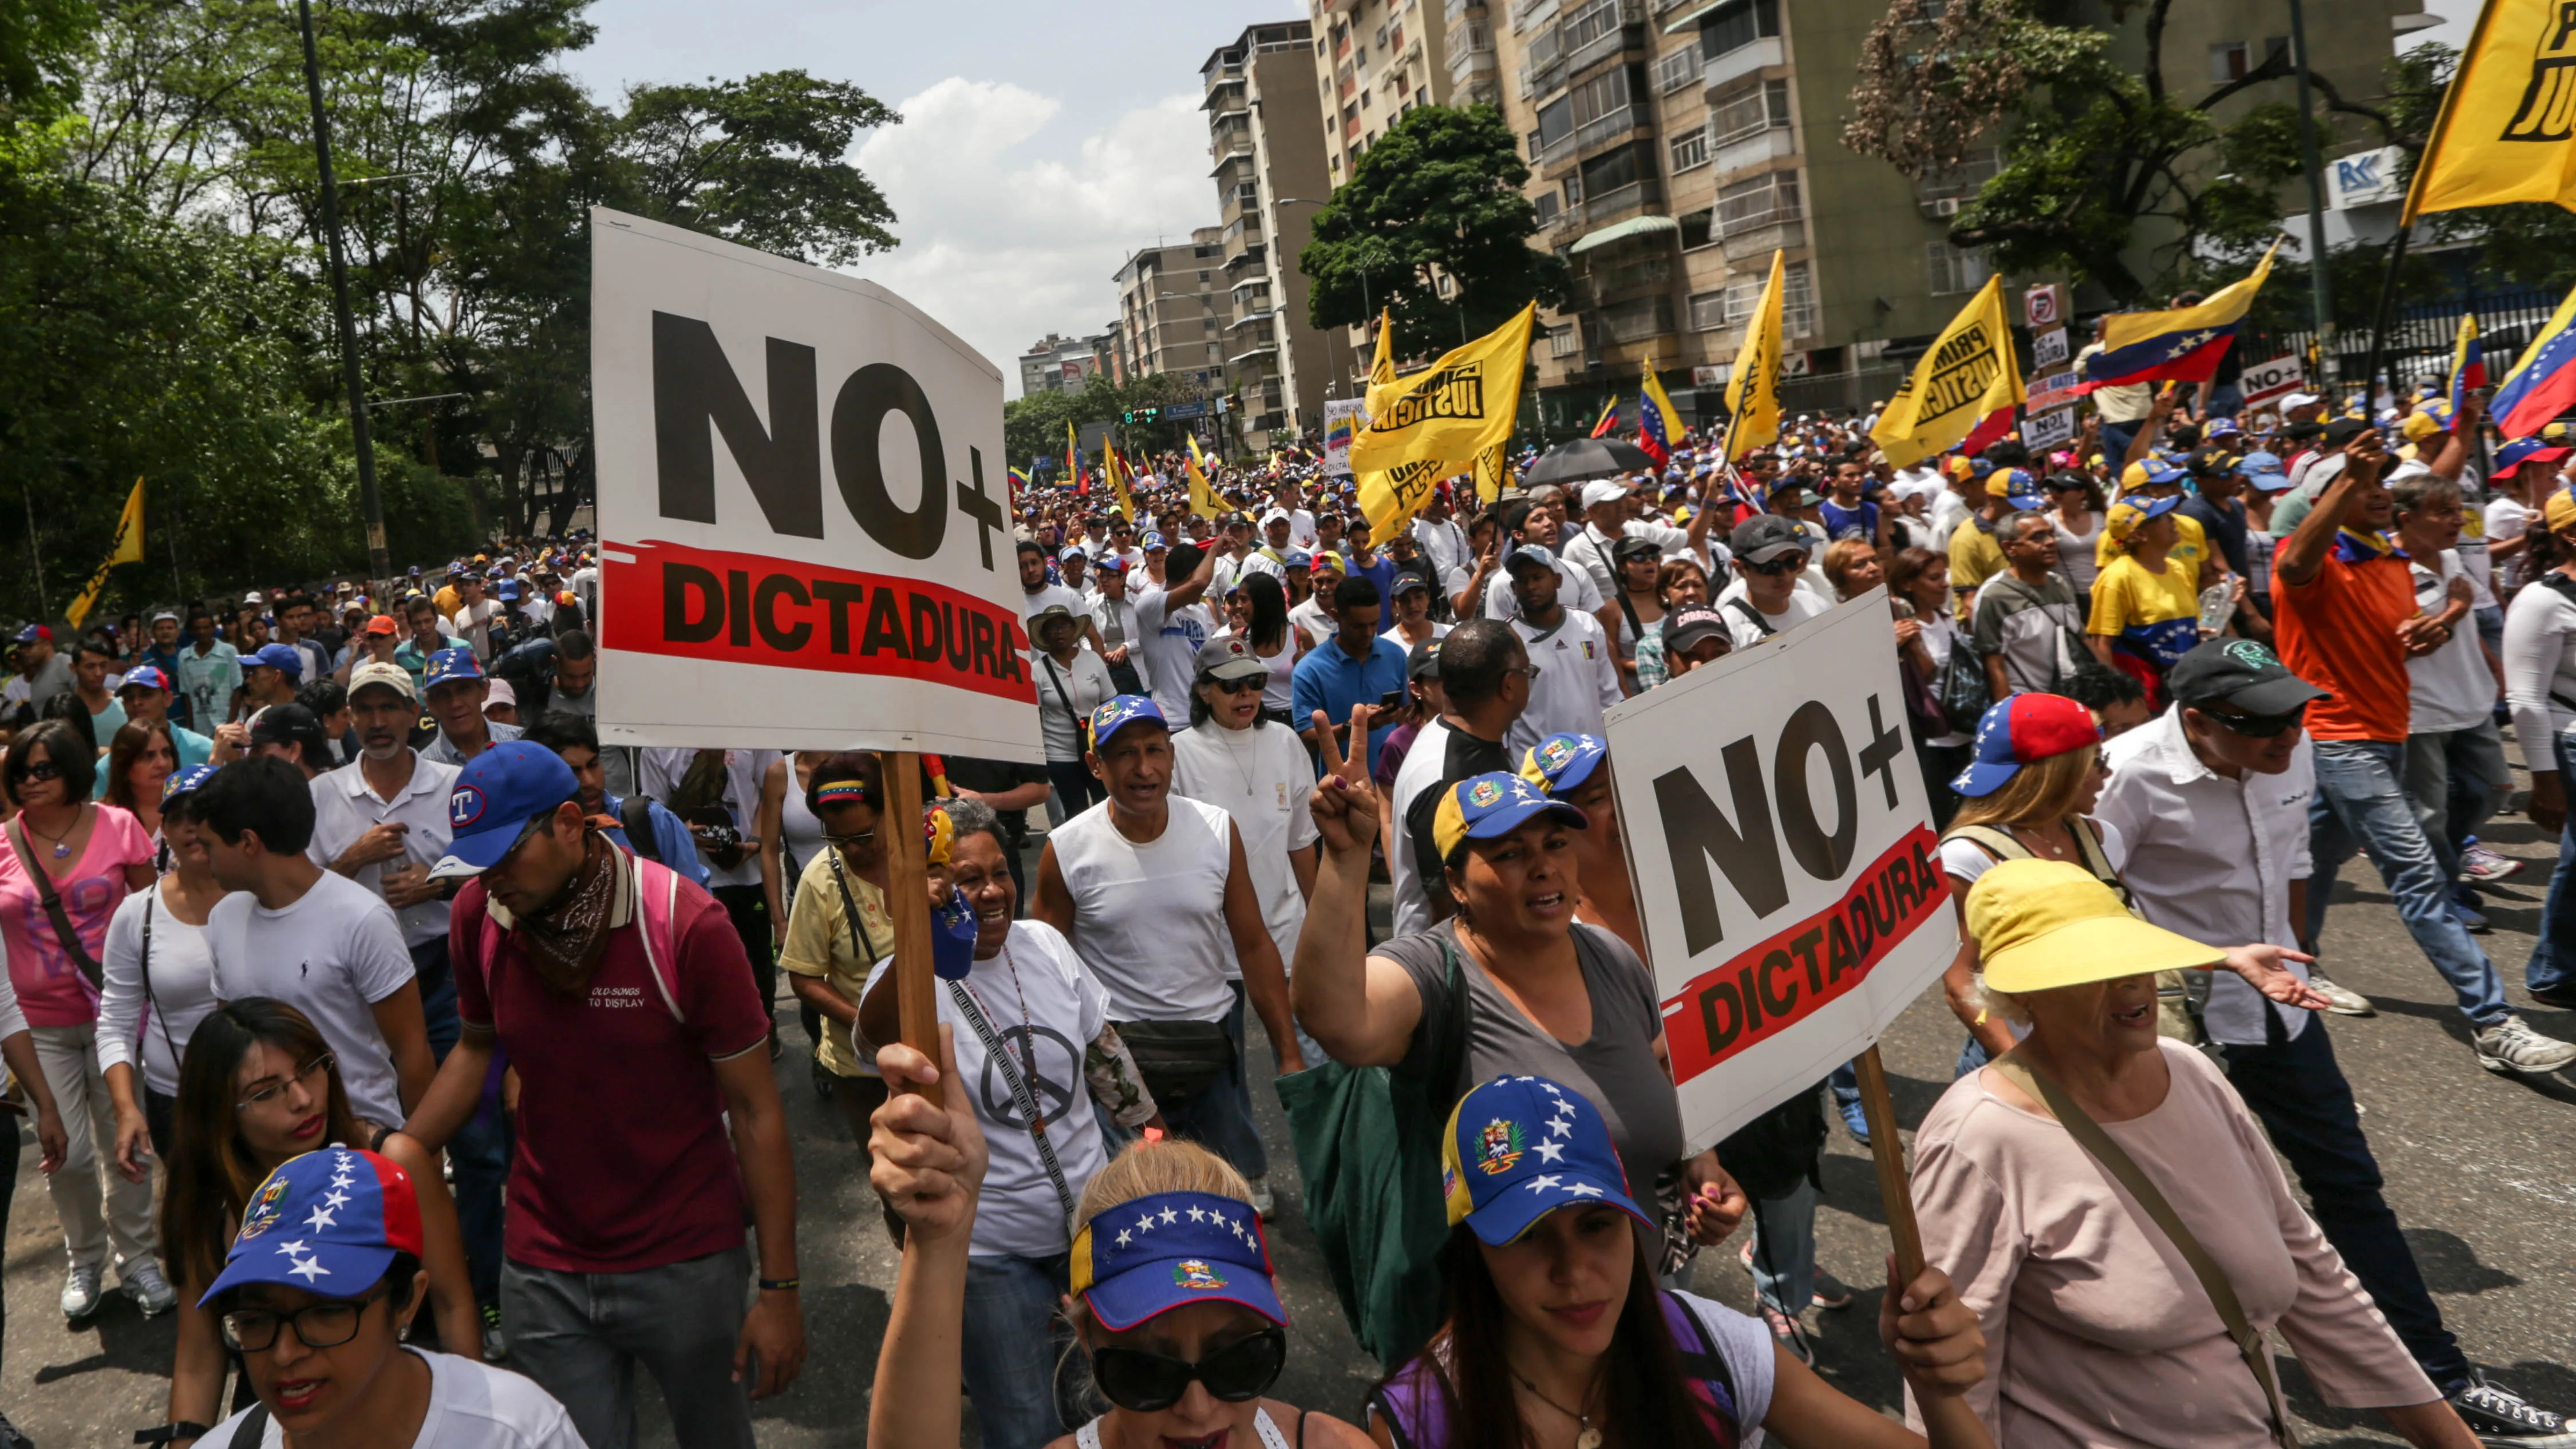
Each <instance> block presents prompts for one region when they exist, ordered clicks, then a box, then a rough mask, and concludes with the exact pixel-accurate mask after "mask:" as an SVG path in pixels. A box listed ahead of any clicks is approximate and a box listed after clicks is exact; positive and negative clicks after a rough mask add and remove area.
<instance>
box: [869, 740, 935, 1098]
mask: <svg viewBox="0 0 2576 1449" xmlns="http://www.w3.org/2000/svg"><path fill="white" fill-rule="evenodd" d="M877 759H878V761H879V762H880V764H881V765H882V766H883V768H884V772H885V783H886V798H887V800H888V801H889V802H890V803H889V804H888V805H887V807H886V809H885V810H884V812H883V813H882V815H881V816H880V817H879V819H878V821H877V841H878V845H879V848H880V849H882V850H884V851H885V854H886V864H887V880H888V882H889V884H890V886H891V889H890V890H889V891H888V892H887V895H888V900H887V902H886V906H887V911H888V914H890V915H892V916H893V917H894V989H895V1009H896V1011H897V1013H898V1016H899V1019H900V1020H901V1022H902V1023H903V1031H902V1038H901V1039H902V1041H903V1044H904V1045H905V1046H908V1047H910V1048H912V1049H913V1050H914V1051H917V1052H919V1053H921V1054H922V1055H923V1056H926V1057H928V1058H930V1060H932V1061H933V1062H936V1061H938V1060H939V1004H938V1001H937V999H936V998H935V997H934V996H933V994H932V993H934V992H936V991H938V989H939V982H938V978H937V977H935V976H934V975H932V974H931V970H930V867H929V863H928V862H927V861H926V860H924V859H923V858H922V856H923V852H922V842H921V756H920V755H918V754H916V753H914V752H913V751H911V750H886V751H883V752H881V753H880V754H879V755H878V756H877ZM943 1085H944V1084H943V1083H939V1082H932V1083H929V1084H927V1085H915V1086H912V1087H910V1088H908V1089H907V1090H913V1091H918V1092H920V1093H921V1094H922V1095H923V1096H925V1097H928V1098H929V1099H930V1100H931V1101H932V1102H935V1103H939V1104H941V1105H945V1104H946V1101H947V1094H946V1093H945V1092H943V1091H942V1090H941V1088H942V1086H943Z"/></svg>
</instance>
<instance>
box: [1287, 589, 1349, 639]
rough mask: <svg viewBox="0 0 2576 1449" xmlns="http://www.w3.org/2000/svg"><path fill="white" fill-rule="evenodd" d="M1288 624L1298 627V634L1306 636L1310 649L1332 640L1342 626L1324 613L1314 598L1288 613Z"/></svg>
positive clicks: (1308, 599)
mask: <svg viewBox="0 0 2576 1449" xmlns="http://www.w3.org/2000/svg"><path fill="white" fill-rule="evenodd" d="M1288 622H1289V623H1291V624H1294V625H1296V626H1297V630H1298V632H1299V633H1302V634H1304V635H1305V636H1306V647H1307V648H1309V649H1312V648H1315V647H1316V646H1318V645H1320V644H1322V643H1323V642H1324V641H1325V640H1327V639H1330V638H1332V637H1333V635H1334V634H1335V633H1337V632H1339V630H1340V626H1339V625H1337V624H1335V623H1334V622H1333V621H1332V619H1331V617H1330V616H1328V615H1326V614H1325V613H1324V606H1323V605H1322V604H1321V603H1320V602H1318V601H1317V600H1315V599H1314V598H1313V597H1312V596H1309V597H1308V598H1307V599H1306V601H1305V602H1304V603H1302V604H1299V605H1298V606H1297V607H1295V608H1293V609H1290V610H1289V611H1288Z"/></svg>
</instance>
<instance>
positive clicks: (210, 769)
mask: <svg viewBox="0 0 2576 1449" xmlns="http://www.w3.org/2000/svg"><path fill="white" fill-rule="evenodd" d="M222 768H223V766H221V765H190V766H189V767H188V768H186V769H184V770H179V771H175V772H173V773H172V774H171V776H170V778H169V779H166V780H164V781H162V782H161V808H162V809H164V810H167V809H169V808H170V802H171V801H173V800H176V799H178V798H179V797H180V796H182V795H190V794H194V793H196V792H197V791H199V790H202V789H204V788H206V782H207V781H208V780H211V779H213V778H215V771H217V770H220V769H222Z"/></svg>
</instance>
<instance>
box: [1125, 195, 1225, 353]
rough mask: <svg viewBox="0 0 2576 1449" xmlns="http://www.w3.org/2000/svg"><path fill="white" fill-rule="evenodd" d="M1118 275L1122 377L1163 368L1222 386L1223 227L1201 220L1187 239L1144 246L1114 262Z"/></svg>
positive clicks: (1223, 320)
mask: <svg viewBox="0 0 2576 1449" xmlns="http://www.w3.org/2000/svg"><path fill="white" fill-rule="evenodd" d="M1117 282H1118V327H1117V341H1116V347H1117V351H1118V367H1119V375H1120V380H1121V381H1125V380H1126V379H1129V378H1138V377H1152V376H1156V375H1159V374H1165V373H1168V374H1170V375H1172V376H1175V377H1179V378H1182V379H1184V380H1185V381H1188V382H1190V383H1192V384H1193V385H1195V386H1198V387H1202V388H1206V389H1208V390H1210V391H1223V390H1224V384H1225V376H1226V373H1225V355H1226V347H1225V333H1226V330H1227V324H1228V322H1229V320H1230V313H1229V311H1228V308H1229V306H1230V305H1231V302H1232V298H1233V293H1232V292H1231V290H1230V288H1229V284H1228V283H1227V281H1226V279H1225V230H1224V228H1222V227H1214V226H1203V227H1200V228H1199V229H1198V230H1196V231H1193V232H1191V233H1190V239H1189V241H1188V242H1187V243H1186V244H1175V245H1171V246H1150V247H1146V248H1145V249H1143V250H1142V251H1139V252H1137V253H1136V255H1134V256H1132V257H1129V258H1128V259H1127V264H1126V265H1125V266H1122V267H1120V268H1119V269H1118V276H1117Z"/></svg>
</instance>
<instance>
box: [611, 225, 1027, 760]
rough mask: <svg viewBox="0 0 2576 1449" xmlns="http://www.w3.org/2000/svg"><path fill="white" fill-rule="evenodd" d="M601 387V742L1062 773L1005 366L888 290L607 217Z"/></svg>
mask: <svg viewBox="0 0 2576 1449" xmlns="http://www.w3.org/2000/svg"><path fill="white" fill-rule="evenodd" d="M590 367H591V408H592V420H593V424H594V426H595V428H596V430H597V434H598V448H599V495H598V496H599V524H598V528H599V534H600V563H601V579H600V596H601V609H600V617H601V624H602V629H601V633H600V638H599V651H600V654H601V656H602V660H603V667H602V668H601V669H600V671H599V693H600V700H599V733H600V738H601V740H602V741H603V742H605V743H609V744H623V745H667V746H697V747H713V746H720V745H744V744H759V745H764V746H768V747H771V748H786V749H886V750H922V751H934V752H942V753H955V754H963V755H979V756H985V757H988V758H997V759H1011V760H1027V761H1035V760H1038V759H1041V758H1043V750H1042V747H1041V745H1040V743H1039V738H1038V716H1037V708H1036V703H1037V699H1036V691H1035V687H1034V685H1033V684H1032V682H1031V680H1030V678H1029V672H1028V665H1027V663H1026V662H1025V659H1024V657H1023V655H1022V653H1021V651H1022V650H1023V649H1025V648H1026V647H1027V643H1028V638H1027V634H1026V632H1025V630H1024V628H1023V626H1022V624H1021V619H1020V612H1021V609H1022V607H1023V597H1024V596H1023V595H1022V593H1021V590H1020V582H1019V574H1018V569H1017V562H1016V559H1015V556H1014V555H1013V552H1012V535H1011V500H1010V487H1011V480H1010V473H1009V471H1008V469H1007V468H1006V467H1005V466H1004V464H1005V461H1006V460H1005V459H1004V458H1003V455H1002V374H1001V371H1000V369H998V368H996V367H995V366H994V365H993V364H992V363H990V362H987V361H985V360H984V358H983V357H982V356H980V355H978V354H977V353H976V352H975V350H974V349H973V348H971V347H968V346H967V345H966V344H965V343H964V342H963V341H961V340H959V339H958V337H957V336H956V334H954V333H952V332H950V331H949V330H948V329H947V328H945V327H942V326H940V325H939V324H938V323H937V322H934V321H932V320H931V319H930V318H928V317H926V316H924V315H923V314H922V313H921V312H920V311H918V310H917V309H915V308H914V307H913V306H912V305H911V304H909V303H907V302H905V301H904V300H903V299H902V298H900V297H897V296H895V295H894V294H893V293H892V292H889V291H887V290H886V289H885V288H883V287H880V286H878V285H876V284H875V283H873V282H864V281H860V280H859V279H857V278H855V277H845V276H842V275H840V274H838V273H836V272H827V271H823V270H821V269H820V268H816V267H809V266H805V265H803V264H801V263H797V262H791V261H786V260H783V259H781V258H778V257H773V256H769V255H767V254H765V253H761V252H756V251H752V250H750V249H749V248H746V247H738V246H734V245H732V244H730V243H727V242H721V241H717V240H715V239H713V238H710V237H704V236H700V235H698V234H697V233H695V232H690V231H683V230H681V229H680V228H677V227H670V226H663V225H660V224H658V223H655V222H650V221H645V220H643V219H641V218H638V217H632V216H626V215H623V214H620V213H618V212H614V211H608V210H605V209H599V208H594V209H593V210H592V212H591V320H590ZM827 483H828V486H827Z"/></svg>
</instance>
